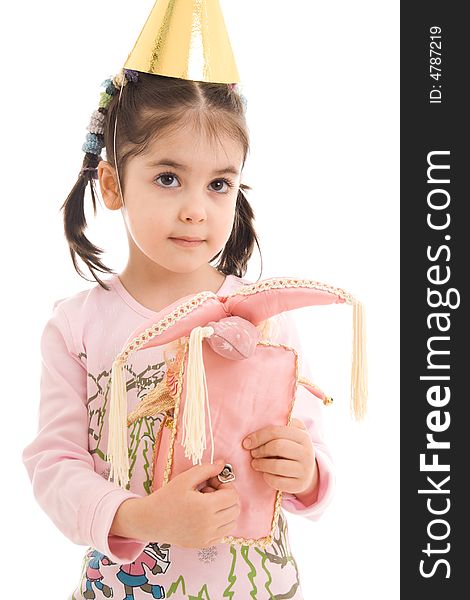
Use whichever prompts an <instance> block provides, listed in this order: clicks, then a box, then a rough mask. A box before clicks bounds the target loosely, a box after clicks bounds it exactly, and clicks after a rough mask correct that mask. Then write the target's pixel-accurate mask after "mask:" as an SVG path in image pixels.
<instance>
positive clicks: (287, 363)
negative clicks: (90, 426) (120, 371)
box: [153, 341, 314, 539]
mask: <svg viewBox="0 0 470 600" xmlns="http://www.w3.org/2000/svg"><path fill="white" fill-rule="evenodd" d="M203 360H204V365H205V370H206V378H207V387H208V394H209V400H210V412H211V422H212V432H213V437H214V461H216V460H218V459H223V460H224V461H225V462H228V463H230V464H231V465H232V467H233V471H234V473H235V476H236V480H235V481H234V482H233V485H234V486H235V487H236V489H237V491H238V493H239V496H240V499H241V502H242V508H241V513H240V516H239V518H238V521H237V526H236V529H235V530H234V531H233V533H232V535H234V536H236V537H244V538H253V539H258V538H261V537H265V536H267V535H269V534H270V532H271V525H272V519H273V514H274V505H275V500H276V491H275V490H274V489H272V488H271V487H269V486H268V484H267V483H266V482H265V480H264V478H263V476H262V474H261V473H260V472H258V471H255V470H254V469H253V468H252V466H251V460H252V457H251V453H250V451H249V450H246V449H245V448H243V447H242V440H243V439H244V437H245V436H246V435H248V434H249V433H251V432H253V431H255V430H257V429H261V428H263V427H266V426H268V425H286V424H287V422H288V416H289V412H290V409H291V406H292V403H293V401H294V397H295V390H296V379H295V354H294V352H293V351H292V350H288V349H285V348H281V347H272V346H264V345H261V344H258V345H257V347H256V350H255V352H254V354H253V355H252V356H251V357H250V358H247V359H245V360H227V359H225V358H223V357H221V356H220V355H219V354H217V353H216V352H214V351H213V350H212V349H211V348H210V346H209V344H208V343H207V342H206V341H204V343H203ZM185 389H186V376H184V381H183V394H182V398H181V404H180V410H179V415H178V423H177V435H176V438H175V443H174V452H173V465H172V469H171V472H170V480H171V479H172V478H173V477H175V476H176V475H178V474H179V473H181V472H183V471H186V470H187V469H189V468H191V467H192V466H193V464H192V461H191V460H189V459H188V458H186V457H185V456H184V447H183V446H182V440H183V426H182V415H183V411H184V402H185V399H184V390H185ZM312 401H314V400H313V399H312ZM170 434H171V430H170V429H168V428H167V427H163V428H162V434H161V440H160V443H159V444H158V442H157V444H158V446H157V449H156V457H157V459H156V462H155V471H154V480H153V481H154V489H158V488H160V487H161V486H162V484H163V474H164V471H165V468H166V464H167V456H168V450H169V444H170ZM206 441H207V448H206V450H205V451H204V454H203V457H202V462H203V463H207V462H210V459H211V450H212V449H211V445H210V441H211V437H210V430H209V419H208V415H207V413H206Z"/></svg>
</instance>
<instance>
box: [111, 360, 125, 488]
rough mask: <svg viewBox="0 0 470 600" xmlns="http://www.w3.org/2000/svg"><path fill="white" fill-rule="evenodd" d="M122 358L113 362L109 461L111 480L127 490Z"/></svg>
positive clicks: (123, 362)
mask: <svg viewBox="0 0 470 600" xmlns="http://www.w3.org/2000/svg"><path fill="white" fill-rule="evenodd" d="M124 364H125V361H124V360H123V359H122V358H117V359H116V360H115V361H114V362H113V367H112V371H111V402H110V406H109V433H108V449H107V452H106V454H107V460H108V461H110V463H111V466H110V473H109V479H110V480H113V481H114V482H115V483H116V484H117V485H119V486H120V487H122V488H125V487H126V486H127V484H128V483H129V452H128V449H127V388H126V381H125V378H124Z"/></svg>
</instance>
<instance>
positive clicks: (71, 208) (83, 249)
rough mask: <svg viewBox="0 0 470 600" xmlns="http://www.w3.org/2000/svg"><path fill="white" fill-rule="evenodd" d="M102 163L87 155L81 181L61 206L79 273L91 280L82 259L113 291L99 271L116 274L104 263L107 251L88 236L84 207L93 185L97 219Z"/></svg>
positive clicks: (95, 157)
mask: <svg viewBox="0 0 470 600" xmlns="http://www.w3.org/2000/svg"><path fill="white" fill-rule="evenodd" d="M100 160H101V156H98V155H97V154H92V153H86V154H85V158H84V159H83V166H82V170H81V171H80V173H79V176H78V179H77V182H76V183H75V185H74V186H73V188H72V190H71V192H70V193H69V195H68V196H67V199H66V200H65V202H64V204H63V205H62V206H61V210H63V211H64V233H65V237H66V239H67V242H68V245H69V250H70V255H71V257H72V262H73V265H74V267H75V270H76V271H77V273H78V274H79V275H80V276H81V277H83V278H84V279H86V280H87V281H90V280H89V279H88V278H87V277H86V276H85V275H84V273H83V271H82V270H81V269H80V266H79V264H78V257H79V258H81V259H82V261H83V262H84V263H85V265H86V266H87V267H88V269H89V270H90V272H91V274H92V275H93V277H94V279H95V280H96V281H97V282H98V283H99V284H100V285H101V287H103V288H104V289H106V290H109V289H110V288H109V287H108V286H107V285H106V284H105V283H103V281H101V280H100V278H99V277H98V276H97V275H96V272H95V270H97V271H100V272H102V273H111V274H112V273H113V271H112V270H111V269H109V268H108V267H106V266H105V265H104V264H103V263H102V262H101V260H100V256H101V254H102V253H103V250H102V249H101V248H98V247H97V246H95V245H94V244H92V243H91V242H90V240H89V239H88V238H87V237H86V236H85V233H84V232H85V229H86V228H87V226H88V225H87V222H86V217H85V207H84V204H85V192H86V189H87V187H88V185H90V191H91V198H92V202H93V211H94V216H96V184H95V175H96V168H97V167H98V164H99V162H100Z"/></svg>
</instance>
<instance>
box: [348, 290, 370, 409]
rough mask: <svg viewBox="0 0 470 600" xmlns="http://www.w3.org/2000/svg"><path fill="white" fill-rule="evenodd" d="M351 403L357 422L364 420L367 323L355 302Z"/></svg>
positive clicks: (360, 305) (360, 306) (361, 310)
mask: <svg viewBox="0 0 470 600" xmlns="http://www.w3.org/2000/svg"><path fill="white" fill-rule="evenodd" d="M351 403H352V409H353V412H354V416H355V417H356V419H357V420H360V419H362V418H364V416H365V414H366V406H367V356H366V323H365V315H364V308H363V305H362V304H361V303H360V302H358V301H357V300H354V302H353V356H352V371H351Z"/></svg>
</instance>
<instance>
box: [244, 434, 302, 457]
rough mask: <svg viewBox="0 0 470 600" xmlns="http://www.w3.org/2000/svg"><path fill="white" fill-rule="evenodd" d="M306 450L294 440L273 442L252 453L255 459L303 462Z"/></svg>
mask: <svg viewBox="0 0 470 600" xmlns="http://www.w3.org/2000/svg"><path fill="white" fill-rule="evenodd" d="M304 454H305V448H304V446H303V445H302V444H298V443H297V442H294V441H292V440H281V439H277V440H271V441H270V442H268V443H267V444H263V445H262V446H259V447H258V448H255V449H254V450H252V451H251V456H252V457H253V458H264V457H266V458H285V459H287V460H301V459H302V457H303V455H304Z"/></svg>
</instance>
